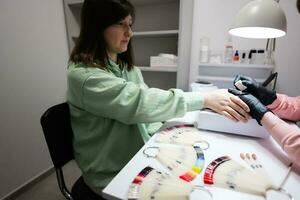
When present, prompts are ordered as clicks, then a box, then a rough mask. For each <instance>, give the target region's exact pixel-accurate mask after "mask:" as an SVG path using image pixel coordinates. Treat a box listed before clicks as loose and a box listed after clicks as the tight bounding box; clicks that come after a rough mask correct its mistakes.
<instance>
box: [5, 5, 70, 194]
mask: <svg viewBox="0 0 300 200" xmlns="http://www.w3.org/2000/svg"><path fill="white" fill-rule="evenodd" d="M62 5H63V4H62V0H26V1H22V0H2V1H0V27H1V32H0V199H1V198H3V197H4V196H6V195H7V194H9V193H11V192H12V191H14V190H15V189H17V188H18V187H20V186H22V185H23V184H25V183H26V182H27V181H29V180H30V179H32V178H33V177H35V176H37V175H39V174H40V173H42V172H43V171H45V170H46V169H48V168H49V167H51V166H52V162H51V160H50V157H49V153H48V149H47V147H46V144H45V140H44V137H43V134H42V130H41V127H40V123H39V120H40V116H41V114H42V112H44V111H45V109H46V108H47V107H49V106H50V105H53V104H55V103H59V102H62V101H64V99H65V91H66V63H67V60H68V50H67V39H66V31H65V22H64V14H63V7H62Z"/></svg>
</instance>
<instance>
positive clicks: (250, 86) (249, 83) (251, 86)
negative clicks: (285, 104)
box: [233, 75, 277, 106]
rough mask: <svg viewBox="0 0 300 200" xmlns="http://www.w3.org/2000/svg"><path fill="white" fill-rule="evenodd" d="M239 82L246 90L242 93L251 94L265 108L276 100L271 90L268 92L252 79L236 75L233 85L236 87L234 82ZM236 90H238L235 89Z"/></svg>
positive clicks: (274, 93)
mask: <svg viewBox="0 0 300 200" xmlns="http://www.w3.org/2000/svg"><path fill="white" fill-rule="evenodd" d="M238 81H241V82H242V84H243V85H244V86H246V87H247V89H245V90H244V92H248V93H251V94H252V95H253V96H255V97H256V98H258V99H259V101H260V102H261V103H263V104H264V105H265V106H267V105H269V104H271V103H273V102H274V101H275V100H276V99H277V96H276V92H275V91H273V90H268V89H267V88H265V87H263V86H261V85H259V84H258V83H257V82H256V81H255V80H254V79H253V78H251V77H248V76H244V75H236V77H235V79H234V81H233V84H234V86H235V87H236V85H235V84H236V82H238ZM236 89H239V88H237V87H236Z"/></svg>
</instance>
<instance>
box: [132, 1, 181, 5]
mask: <svg viewBox="0 0 300 200" xmlns="http://www.w3.org/2000/svg"><path fill="white" fill-rule="evenodd" d="M176 1H177V0H150V1H149V0H131V1H130V2H131V3H133V4H134V5H136V6H139V5H149V4H151V5H153V4H163V3H170V2H176Z"/></svg>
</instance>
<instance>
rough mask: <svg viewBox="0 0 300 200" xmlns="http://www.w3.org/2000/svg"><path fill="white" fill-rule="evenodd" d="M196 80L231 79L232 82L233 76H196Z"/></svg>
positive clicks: (261, 80)
mask: <svg viewBox="0 0 300 200" xmlns="http://www.w3.org/2000/svg"><path fill="white" fill-rule="evenodd" d="M197 78H198V80H207V81H225V82H228V81H231V82H233V80H234V77H225V76H223V77H222V76H197ZM255 80H256V81H257V82H259V83H262V82H264V81H265V80H264V79H255Z"/></svg>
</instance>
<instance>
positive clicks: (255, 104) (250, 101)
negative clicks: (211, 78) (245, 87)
mask: <svg viewBox="0 0 300 200" xmlns="http://www.w3.org/2000/svg"><path fill="white" fill-rule="evenodd" d="M228 92H230V93H232V94H234V95H236V96H238V97H239V98H240V99H241V100H243V101H244V102H245V103H246V104H247V105H248V106H249V108H250V115H251V116H252V117H253V118H254V119H256V121H257V122H258V123H259V125H261V124H260V121H261V119H262V118H263V116H264V114H265V113H266V112H268V111H269V110H268V109H267V107H266V106H265V105H263V104H262V103H261V102H260V101H259V100H258V99H257V98H256V97H255V96H253V95H252V94H248V93H244V92H241V91H239V90H235V89H231V88H229V89H228Z"/></svg>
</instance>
